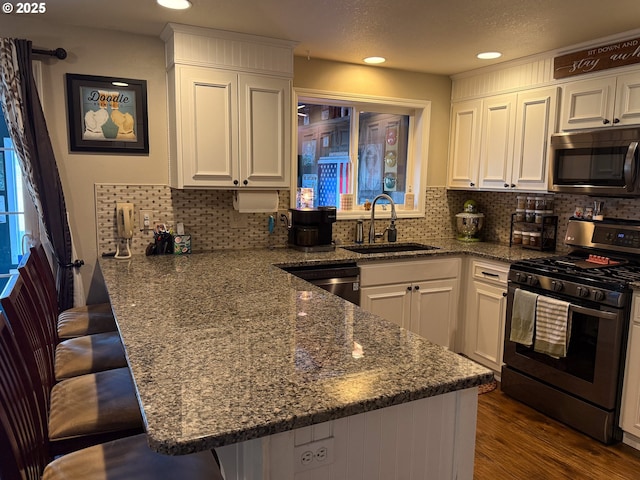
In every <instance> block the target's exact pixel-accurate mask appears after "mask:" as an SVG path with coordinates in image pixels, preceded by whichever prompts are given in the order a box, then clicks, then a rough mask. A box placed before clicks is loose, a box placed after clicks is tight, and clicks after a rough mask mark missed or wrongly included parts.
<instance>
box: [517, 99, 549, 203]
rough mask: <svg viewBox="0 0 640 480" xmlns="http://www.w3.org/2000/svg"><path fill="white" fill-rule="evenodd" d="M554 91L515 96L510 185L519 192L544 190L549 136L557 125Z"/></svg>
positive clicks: (545, 187)
mask: <svg viewBox="0 0 640 480" xmlns="http://www.w3.org/2000/svg"><path fill="white" fill-rule="evenodd" d="M557 99H558V88H557V87H550V88H543V89H536V90H532V91H529V92H525V93H520V94H518V99H517V104H518V105H517V111H516V119H515V144H514V149H513V171H512V176H511V183H512V185H515V188H517V189H519V190H527V191H531V190H542V191H546V190H547V172H548V168H549V137H550V136H551V134H552V133H554V132H555V131H556V126H557V118H558V113H557V112H558V111H557Z"/></svg>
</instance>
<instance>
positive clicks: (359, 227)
mask: <svg viewBox="0 0 640 480" xmlns="http://www.w3.org/2000/svg"><path fill="white" fill-rule="evenodd" d="M355 242H356V243H362V242H364V223H363V221H362V220H358V222H357V223H356V238H355Z"/></svg>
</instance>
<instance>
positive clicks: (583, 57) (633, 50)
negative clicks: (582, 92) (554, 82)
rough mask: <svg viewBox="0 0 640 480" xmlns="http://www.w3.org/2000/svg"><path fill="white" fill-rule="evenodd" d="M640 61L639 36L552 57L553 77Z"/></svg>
mask: <svg viewBox="0 0 640 480" xmlns="http://www.w3.org/2000/svg"><path fill="white" fill-rule="evenodd" d="M634 63H640V38H634V39H631V40H623V41H621V42H618V43H612V44H609V45H603V46H600V47H593V48H589V49H587V50H582V51H580V52H573V53H569V54H567V55H562V56H560V57H555V58H554V59H553V78H555V79H558V78H566V77H572V76H574V75H581V74H583V73H591V72H597V71H599V70H607V69H609V68H615V67H622V66H625V65H632V64H634Z"/></svg>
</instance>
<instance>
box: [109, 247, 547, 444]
mask: <svg viewBox="0 0 640 480" xmlns="http://www.w3.org/2000/svg"><path fill="white" fill-rule="evenodd" d="M428 243H430V244H431V245H434V246H438V247H439V249H438V250H430V251H420V252H409V253H402V254H384V255H382V254H375V255H361V254H356V253H352V252H349V251H347V250H344V249H342V248H337V249H336V250H335V251H333V252H326V253H301V252H297V251H295V250H291V249H285V248H281V249H271V250H269V249H258V250H225V251H217V252H212V253H202V254H192V255H185V256H172V255H166V256H152V257H145V256H142V255H138V256H136V255H134V256H133V257H132V258H131V259H128V260H114V259H111V258H107V259H101V260H100V268H101V270H102V273H103V275H104V279H105V282H106V285H107V289H108V292H109V297H110V300H111V303H112V306H113V310H114V313H115V315H116V319H117V322H118V328H119V330H120V333H121V335H122V338H123V341H124V344H125V348H126V352H127V357H128V361H129V365H130V368H131V371H132V373H133V376H134V379H135V382H136V387H137V391H138V395H139V400H140V403H141V406H142V407H143V414H144V418H145V422H146V428H147V433H148V437H149V442H150V445H151V447H152V448H153V449H155V450H157V451H159V452H162V453H168V454H185V453H190V452H194V451H199V450H205V449H210V448H213V447H216V446H221V445H226V444H231V443H236V442H240V441H244V440H248V439H251V438H257V437H260V436H263V435H270V434H274V433H278V432H282V431H286V430H291V429H294V428H299V427H303V426H306V425H310V424H314V423H319V422H323V421H328V420H332V419H336V418H340V417H344V416H348V415H354V414H357V413H362V412H365V411H369V410H373V409H376V408H383V407H387V406H391V405H395V404H399V403H404V402H408V401H412V400H417V399H420V398H425V397H429V396H434V395H439V394H443V393H447V392H451V391H456V390H460V389H464V388H470V387H475V386H478V385H482V384H485V383H488V382H490V381H491V380H492V379H493V373H492V372H491V371H490V370H488V369H486V368H484V367H482V366H480V365H478V364H476V363H475V362H472V361H470V360H468V359H466V358H464V357H462V356H460V355H457V354H455V353H452V352H450V351H448V350H446V349H444V348H442V347H440V346H438V345H435V344H432V343H430V342H429V341H427V340H425V339H423V338H421V337H419V336H418V335H415V334H413V333H411V332H409V331H407V330H404V329H401V328H400V327H398V326H396V325H395V324H393V323H391V322H387V321H385V320H383V319H381V318H380V317H377V316H375V315H373V314H370V313H368V312H365V311H363V310H361V309H360V308H358V307H356V306H355V305H353V304H351V303H349V302H346V301H344V300H342V299H341V298H338V297H336V296H334V295H332V294H330V293H328V292H326V291H324V290H321V289H319V288H317V287H315V286H312V285H310V284H309V283H307V282H305V281H303V280H300V279H298V278H297V277H294V276H292V275H290V274H288V273H286V272H285V271H283V270H281V269H280V268H278V267H277V266H275V265H280V266H284V265H288V266H293V265H299V264H313V263H335V262H338V263H340V262H350V261H353V260H356V261H358V262H359V263H362V262H366V261H380V260H381V259H403V258H404V259H406V258H414V257H416V258H417V257H420V258H422V257H429V256H438V255H451V254H472V255H474V256H481V257H486V258H490V259H495V260H502V261H507V262H510V261H514V260H517V259H519V258H523V257H524V256H529V257H531V256H537V255H541V253H540V252H536V251H529V250H527V251H523V250H521V249H511V248H508V247H504V246H499V245H491V244H487V243H483V244H465V243H463V242H458V241H455V240H434V241H431V242H428ZM360 348H361V352H360V350H359V349H360ZM360 353H361V354H360Z"/></svg>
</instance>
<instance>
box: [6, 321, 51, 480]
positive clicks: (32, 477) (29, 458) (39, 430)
mask: <svg viewBox="0 0 640 480" xmlns="http://www.w3.org/2000/svg"><path fill="white" fill-rule="evenodd" d="M23 360H24V359H23V356H22V355H21V351H20V349H19V347H18V344H17V343H16V340H15V337H14V336H13V333H12V331H11V329H10V327H9V324H8V323H7V320H6V318H5V316H4V315H3V314H2V312H0V478H2V480H38V479H40V477H41V475H42V472H43V470H44V467H45V466H46V465H47V463H49V461H50V460H51V459H50V458H49V454H48V452H49V448H48V443H47V442H48V440H47V438H48V436H47V428H46V423H44V421H43V418H44V417H43V415H42V412H41V411H40V409H41V406H40V405H39V404H38V402H37V400H36V398H35V396H34V395H33V390H34V389H33V385H32V384H31V381H30V376H29V373H28V370H27V368H26V366H25V363H24V361H23ZM45 420H46V418H45Z"/></svg>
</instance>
